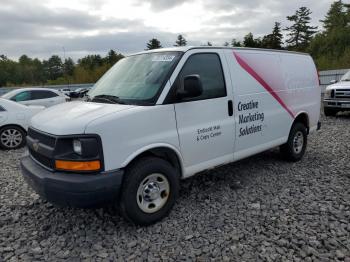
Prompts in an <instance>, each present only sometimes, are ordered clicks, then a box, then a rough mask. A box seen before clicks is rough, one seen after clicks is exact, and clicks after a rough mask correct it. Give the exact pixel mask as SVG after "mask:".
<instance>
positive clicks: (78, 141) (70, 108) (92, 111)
mask: <svg viewBox="0 0 350 262" xmlns="http://www.w3.org/2000/svg"><path fill="white" fill-rule="evenodd" d="M320 93H321V92H320V88H319V80H318V76H317V71H316V68H315V65H314V62H313V60H312V58H311V57H310V56H309V55H307V54H302V53H293V52H284V51H273V50H258V49H247V48H233V49H232V48H215V47H212V48H210V47H181V48H170V49H160V50H154V51H147V52H142V53H138V54H135V55H130V56H128V57H126V58H125V59H123V60H121V61H119V62H118V63H117V64H116V65H115V66H114V67H113V68H112V69H110V70H109V71H108V72H107V73H106V74H105V75H104V76H103V77H102V78H101V79H100V80H99V81H98V82H97V83H96V84H95V86H94V87H93V89H92V90H91V91H90V92H89V93H88V101H86V102H82V101H79V102H72V103H64V104H62V105H58V106H55V107H53V108H49V109H48V110H45V111H44V112H42V113H39V114H38V115H36V116H35V117H34V118H33V119H32V121H31V126H30V128H29V131H28V137H27V142H28V148H29V155H28V156H25V157H24V158H23V159H22V160H21V167H22V172H23V176H24V178H25V179H26V180H27V181H28V183H29V184H30V185H31V186H32V187H33V188H34V189H35V190H36V192H38V193H39V194H40V195H41V196H42V197H43V198H45V199H47V200H48V201H51V202H53V203H56V204H60V205H66V206H75V207H91V206H98V205H101V204H107V203H111V202H112V203H113V202H118V203H119V204H120V207H121V211H122V214H123V215H124V216H125V217H126V218H127V219H129V220H131V221H133V222H135V223H137V224H141V225H147V224H151V223H154V222H155V221H158V220H159V219H161V218H163V217H164V216H166V215H167V214H168V212H169V211H170V209H171V208H172V206H173V205H174V202H175V199H176V197H177V196H178V191H179V181H180V179H184V178H187V177H190V176H192V175H194V174H196V173H198V172H200V171H203V170H206V169H210V168H214V167H216V166H220V165H223V164H227V163H230V162H234V161H237V160H240V159H242V158H245V157H248V156H251V155H254V154H257V153H259V152H262V151H264V150H267V149H270V148H273V147H276V146H281V151H282V153H283V154H284V156H285V157H286V158H288V159H290V160H292V161H297V160H300V159H301V158H302V156H303V155H304V152H305V148H306V144H307V143H306V142H307V135H308V134H310V133H311V132H314V131H316V130H317V129H318V128H319V127H320V123H319V117H320V102H321V98H320Z"/></svg>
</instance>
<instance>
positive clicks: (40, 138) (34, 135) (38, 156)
mask: <svg viewBox="0 0 350 262" xmlns="http://www.w3.org/2000/svg"><path fill="white" fill-rule="evenodd" d="M28 137H29V138H30V139H28V140H27V141H28V142H29V141H30V140H31V141H32V142H30V143H28V150H29V154H30V155H31V156H32V158H34V159H35V160H36V161H37V162H39V163H40V164H42V165H44V166H46V167H48V168H50V169H53V168H54V164H53V159H52V158H50V156H49V155H52V153H53V151H54V148H55V144H56V138H55V137H54V136H51V135H48V134H45V133H41V132H40V131H37V130H34V129H32V128H29V129H28ZM34 143H38V147H37V148H35V147H34ZM41 145H43V146H45V149H43V148H42V146H41Z"/></svg>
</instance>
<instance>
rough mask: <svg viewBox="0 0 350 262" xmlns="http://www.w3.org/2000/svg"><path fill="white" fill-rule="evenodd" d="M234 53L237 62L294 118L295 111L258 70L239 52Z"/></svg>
mask: <svg viewBox="0 0 350 262" xmlns="http://www.w3.org/2000/svg"><path fill="white" fill-rule="evenodd" d="M233 55H234V56H235V57H236V59H237V62H238V63H239V64H240V66H241V67H242V68H243V69H244V70H245V71H247V72H248V73H249V74H250V75H251V76H252V77H254V78H255V80H256V81H258V82H259V83H260V84H261V85H262V86H263V87H264V88H265V89H266V90H267V91H268V92H269V93H270V94H271V95H272V96H273V97H274V98H275V99H276V100H277V102H278V103H280V105H281V106H282V107H283V108H284V109H285V110H286V111H287V112H288V113H289V114H290V115H291V117H292V118H294V114H293V112H292V111H291V110H290V109H289V108H288V107H287V105H286V104H285V103H284V102H283V100H282V99H281V98H280V97H279V96H278V94H277V93H276V92H275V91H274V90H273V89H272V88H271V86H269V84H268V83H266V82H265V80H264V79H263V78H262V77H261V76H259V74H258V73H257V72H255V71H254V69H253V68H251V67H250V66H249V65H248V64H247V63H246V62H245V61H244V60H243V59H242V58H241V57H240V56H239V55H238V54H236V53H235V52H233Z"/></svg>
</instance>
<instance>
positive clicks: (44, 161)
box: [29, 148, 54, 169]
mask: <svg viewBox="0 0 350 262" xmlns="http://www.w3.org/2000/svg"><path fill="white" fill-rule="evenodd" d="M29 154H30V155H31V156H32V157H33V158H34V159H35V160H36V161H38V162H39V163H40V164H42V165H44V166H46V167H48V168H50V169H53V168H54V165H53V161H52V159H50V158H48V157H47V156H44V155H42V154H40V153H38V152H35V151H34V150H33V149H31V148H29Z"/></svg>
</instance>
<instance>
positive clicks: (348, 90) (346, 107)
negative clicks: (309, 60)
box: [323, 71, 350, 116]
mask: <svg viewBox="0 0 350 262" xmlns="http://www.w3.org/2000/svg"><path fill="white" fill-rule="evenodd" d="M332 82H333V84H332V85H330V86H327V88H326V90H325V93H324V98H323V109H324V114H325V115H326V116H335V115H336V114H337V113H338V112H341V111H350V71H349V72H347V73H346V74H345V75H344V76H343V77H342V78H341V80H340V81H339V82H338V83H337V82H336V81H334V80H333V81H332Z"/></svg>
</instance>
